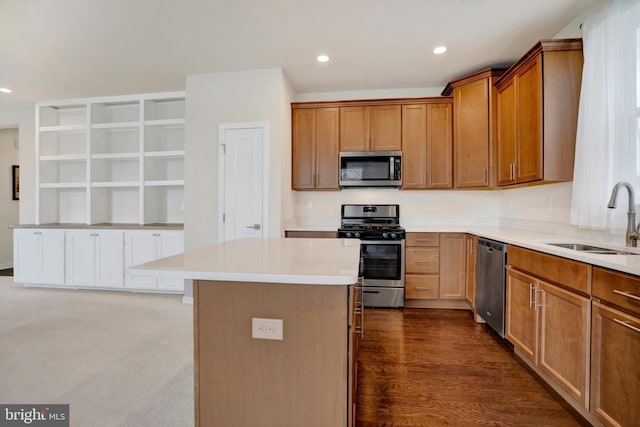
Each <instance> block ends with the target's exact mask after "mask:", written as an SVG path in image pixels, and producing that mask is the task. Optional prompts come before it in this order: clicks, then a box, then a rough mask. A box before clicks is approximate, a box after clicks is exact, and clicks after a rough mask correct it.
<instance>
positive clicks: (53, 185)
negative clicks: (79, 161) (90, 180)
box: [40, 182, 87, 188]
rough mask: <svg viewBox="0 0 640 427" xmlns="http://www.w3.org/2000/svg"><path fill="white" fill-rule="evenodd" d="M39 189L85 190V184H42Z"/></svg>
mask: <svg viewBox="0 0 640 427" xmlns="http://www.w3.org/2000/svg"><path fill="white" fill-rule="evenodd" d="M40 188H87V183H86V182H43V183H41V184H40Z"/></svg>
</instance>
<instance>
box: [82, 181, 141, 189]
mask: <svg viewBox="0 0 640 427" xmlns="http://www.w3.org/2000/svg"><path fill="white" fill-rule="evenodd" d="M91 186H92V187H94V188H99V187H103V188H106V187H110V188H114V187H139V186H140V181H102V182H92V183H91Z"/></svg>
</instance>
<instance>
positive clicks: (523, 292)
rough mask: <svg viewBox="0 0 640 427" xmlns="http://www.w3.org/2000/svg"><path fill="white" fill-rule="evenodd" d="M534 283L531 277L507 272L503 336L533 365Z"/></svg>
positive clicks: (535, 352) (536, 340)
mask: <svg viewBox="0 0 640 427" xmlns="http://www.w3.org/2000/svg"><path fill="white" fill-rule="evenodd" d="M535 283H536V280H535V279H534V278H533V277H531V276H528V275H526V274H523V273H520V272H519V271H516V270H512V269H508V270H507V295H506V309H505V335H506V338H507V340H509V341H510V342H511V343H512V344H513V345H514V346H515V347H517V348H519V349H520V351H521V353H522V354H524V355H525V356H526V357H528V358H529V360H531V361H532V362H533V363H537V362H538V357H537V356H538V353H537V351H536V345H537V342H538V334H537V333H538V329H537V322H536V314H537V308H536V307H535V302H534V300H533V293H534V291H535Z"/></svg>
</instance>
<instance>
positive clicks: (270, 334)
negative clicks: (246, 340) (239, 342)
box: [251, 317, 284, 341]
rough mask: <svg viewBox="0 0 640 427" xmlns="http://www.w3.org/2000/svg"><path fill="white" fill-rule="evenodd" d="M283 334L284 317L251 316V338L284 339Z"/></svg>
mask: <svg viewBox="0 0 640 427" xmlns="http://www.w3.org/2000/svg"><path fill="white" fill-rule="evenodd" d="M283 335H284V334H283V321H282V319H263V318H260V317H252V318H251V338H253V339H258V340H277V341H282V340H283V339H284V337H283Z"/></svg>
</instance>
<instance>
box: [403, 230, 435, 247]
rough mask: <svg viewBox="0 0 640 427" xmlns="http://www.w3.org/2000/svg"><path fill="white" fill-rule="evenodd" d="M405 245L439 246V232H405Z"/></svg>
mask: <svg viewBox="0 0 640 427" xmlns="http://www.w3.org/2000/svg"><path fill="white" fill-rule="evenodd" d="M406 245H407V246H440V233H407V240H406Z"/></svg>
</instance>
